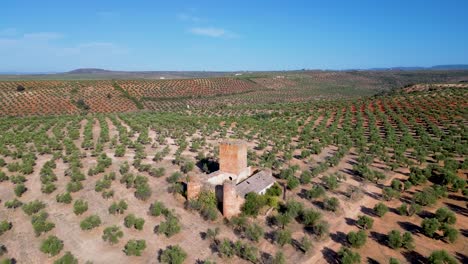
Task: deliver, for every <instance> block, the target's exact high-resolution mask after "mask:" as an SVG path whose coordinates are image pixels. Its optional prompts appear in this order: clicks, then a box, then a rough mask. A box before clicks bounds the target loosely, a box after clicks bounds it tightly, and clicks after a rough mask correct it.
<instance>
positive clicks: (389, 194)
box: [382, 187, 400, 201]
mask: <svg viewBox="0 0 468 264" xmlns="http://www.w3.org/2000/svg"><path fill="white" fill-rule="evenodd" d="M382 198H383V199H384V200H386V201H391V200H392V199H394V198H400V191H398V190H395V189H393V188H390V187H385V188H384V189H383V191H382Z"/></svg>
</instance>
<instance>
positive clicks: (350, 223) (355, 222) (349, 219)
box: [345, 217, 357, 226]
mask: <svg viewBox="0 0 468 264" xmlns="http://www.w3.org/2000/svg"><path fill="white" fill-rule="evenodd" d="M345 221H346V224H347V225H350V226H355V225H356V224H357V221H356V220H355V219H352V218H348V217H345Z"/></svg>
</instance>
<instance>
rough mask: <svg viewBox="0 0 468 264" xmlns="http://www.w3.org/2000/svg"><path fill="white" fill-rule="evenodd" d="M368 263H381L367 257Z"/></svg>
mask: <svg viewBox="0 0 468 264" xmlns="http://www.w3.org/2000/svg"><path fill="white" fill-rule="evenodd" d="M367 263H369V264H379V263H380V262H378V261H377V260H375V259H373V258H371V257H367Z"/></svg>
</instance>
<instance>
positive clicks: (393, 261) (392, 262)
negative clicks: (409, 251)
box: [388, 258, 400, 264]
mask: <svg viewBox="0 0 468 264" xmlns="http://www.w3.org/2000/svg"><path fill="white" fill-rule="evenodd" d="M388 264H400V261H398V259H396V258H390V260H389V261H388Z"/></svg>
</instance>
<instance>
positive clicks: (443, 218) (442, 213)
mask: <svg viewBox="0 0 468 264" xmlns="http://www.w3.org/2000/svg"><path fill="white" fill-rule="evenodd" d="M435 218H436V219H437V220H438V221H439V223H441V224H443V223H447V224H450V225H453V224H455V222H456V221H457V217H456V216H455V213H454V212H452V211H451V210H450V209H448V208H447V207H441V208H439V209H437V211H436V213H435Z"/></svg>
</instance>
